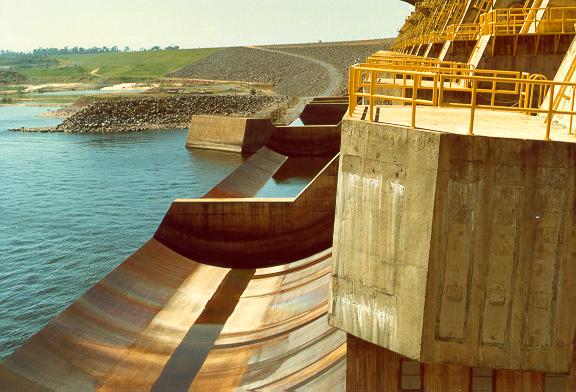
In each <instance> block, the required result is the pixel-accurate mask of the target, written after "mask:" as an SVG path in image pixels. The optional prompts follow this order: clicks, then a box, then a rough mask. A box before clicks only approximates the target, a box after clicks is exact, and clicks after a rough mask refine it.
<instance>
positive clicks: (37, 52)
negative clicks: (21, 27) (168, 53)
mask: <svg viewBox="0 0 576 392" xmlns="http://www.w3.org/2000/svg"><path fill="white" fill-rule="evenodd" d="M178 49H180V47H179V46H178V45H171V46H166V47H165V48H164V50H178ZM157 50H162V48H161V47H160V46H152V47H151V48H149V49H146V48H141V49H140V50H139V51H142V52H154V51H157ZM132 51H133V50H132V49H130V47H129V46H125V47H124V48H122V49H121V48H119V47H118V46H111V47H108V46H102V47H98V46H94V47H92V48H83V47H80V46H74V47H72V48H69V47H68V46H65V47H64V48H36V49H33V50H32V51H29V52H18V51H12V50H1V49H0V56H14V55H33V56H66V55H71V54H95V53H120V52H132Z"/></svg>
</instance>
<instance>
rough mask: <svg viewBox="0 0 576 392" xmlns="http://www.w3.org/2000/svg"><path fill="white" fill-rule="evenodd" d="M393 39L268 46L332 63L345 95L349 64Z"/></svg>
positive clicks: (379, 48) (370, 53) (382, 48)
mask: <svg viewBox="0 0 576 392" xmlns="http://www.w3.org/2000/svg"><path fill="white" fill-rule="evenodd" d="M393 41H394V40H393V39H384V40H378V41H371V42H367V43H361V42H360V43H359V42H343V43H329V44H317V45H280V46H269V48H270V49H275V50H281V51H283V52H288V53H294V54H299V55H302V56H307V57H312V58H315V59H318V60H322V61H325V62H327V63H328V64H332V65H333V66H334V67H336V69H338V70H339V71H340V73H341V75H342V84H341V86H340V90H339V94H340V95H346V94H347V86H348V70H349V68H350V65H352V64H355V63H358V62H363V61H364V60H365V59H366V58H367V57H369V56H370V55H372V54H373V53H375V52H377V51H379V50H387V49H388V48H389V47H390V45H391V44H392V43H393Z"/></svg>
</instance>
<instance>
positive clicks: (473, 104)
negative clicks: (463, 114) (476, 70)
mask: <svg viewBox="0 0 576 392" xmlns="http://www.w3.org/2000/svg"><path fill="white" fill-rule="evenodd" d="M477 87H478V81H477V80H476V79H472V100H471V101H472V102H471V104H470V126H469V127H468V135H470V136H474V116H475V114H476V89H477Z"/></svg>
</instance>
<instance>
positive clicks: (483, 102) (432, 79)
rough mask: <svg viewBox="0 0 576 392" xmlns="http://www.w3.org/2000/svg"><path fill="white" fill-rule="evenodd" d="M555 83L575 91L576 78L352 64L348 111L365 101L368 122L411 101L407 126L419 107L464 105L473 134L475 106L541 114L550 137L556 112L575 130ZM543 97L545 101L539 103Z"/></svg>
mask: <svg viewBox="0 0 576 392" xmlns="http://www.w3.org/2000/svg"><path fill="white" fill-rule="evenodd" d="M560 88H572V89H573V90H572V91H576V83H568V82H554V81H549V80H545V78H544V77H543V76H542V75H531V74H528V73H517V72H514V71H497V70H469V71H467V72H461V73H460V74H454V73H443V72H441V71H439V70H433V71H415V70H408V69H398V68H397V67H386V66H377V65H374V64H357V65H354V66H352V67H351V68H350V75H349V99H350V106H349V115H350V116H353V115H354V113H355V111H356V108H357V106H358V105H365V106H366V107H367V113H366V119H367V121H369V122H372V121H374V120H375V117H374V114H375V110H376V108H377V107H380V108H381V107H382V106H385V105H390V104H392V103H399V104H401V105H409V106H411V124H410V125H411V127H412V128H416V120H417V107H418V106H433V107H448V108H450V107H452V108H467V109H469V110H470V117H469V125H468V134H469V135H474V123H475V118H476V110H478V109H488V110H494V111H502V112H517V113H524V114H528V115H535V114H540V113H542V114H546V119H545V123H546V132H545V135H544V138H543V139H544V140H550V133H551V127H552V121H553V118H554V116H555V115H568V116H570V126H569V134H570V135H573V134H574V133H573V127H572V124H573V117H574V114H576V112H575V110H574V100H572V103H571V109H570V110H561V109H558V108H557V107H555V105H554V102H553V100H554V92H555V91H558V89H560ZM573 95H574V93H573ZM456 96H457V99H455V97H456ZM545 97H546V99H547V104H548V105H547V107H546V108H542V107H541V106H542V104H543V100H544V98H545Z"/></svg>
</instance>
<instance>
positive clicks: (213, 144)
mask: <svg viewBox="0 0 576 392" xmlns="http://www.w3.org/2000/svg"><path fill="white" fill-rule="evenodd" d="M272 130H273V125H272V122H271V121H270V120H269V119H256V118H242V117H226V116H203V115H200V116H192V119H191V120H190V127H189V129H188V137H187V140H186V147H189V148H205V149H214V150H223V151H233V152H242V153H246V154H250V153H254V152H256V151H257V150H258V149H259V148H260V147H262V146H264V145H265V144H266V141H267V140H268V137H269V136H270V134H271V133H272Z"/></svg>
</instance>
